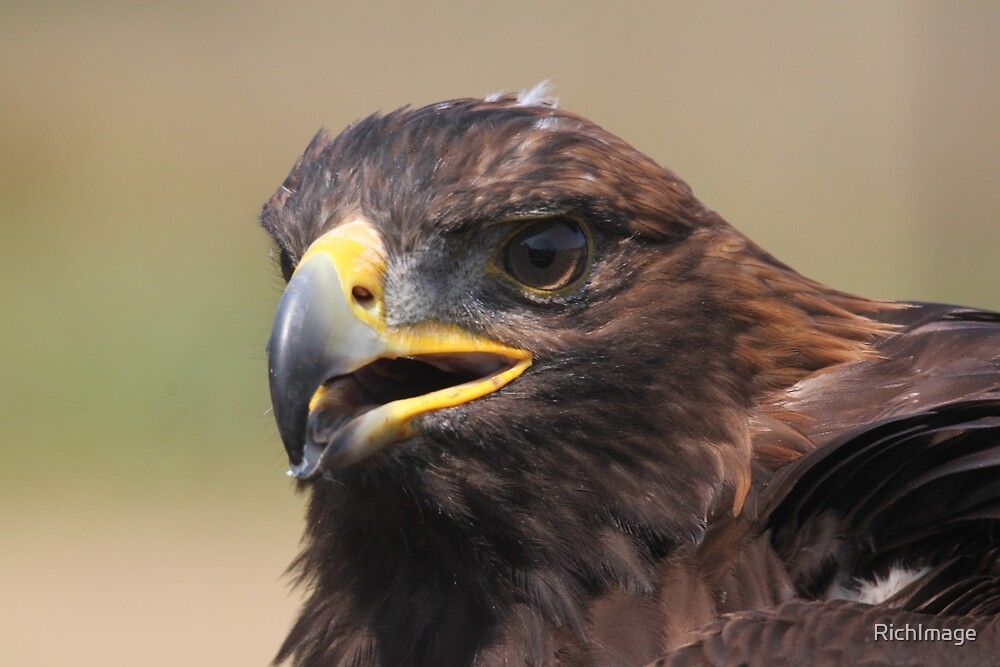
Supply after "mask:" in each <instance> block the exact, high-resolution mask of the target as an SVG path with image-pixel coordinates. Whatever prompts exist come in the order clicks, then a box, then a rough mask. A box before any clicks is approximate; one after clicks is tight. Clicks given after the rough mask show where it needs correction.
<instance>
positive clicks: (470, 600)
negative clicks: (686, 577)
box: [262, 96, 879, 665]
mask: <svg viewBox="0 0 1000 667" xmlns="http://www.w3.org/2000/svg"><path fill="white" fill-rule="evenodd" d="M262 221H263V225H264V227H265V228H266V229H267V231H268V232H269V233H270V234H271V236H272V237H273V239H274V241H275V242H276V245H277V247H278V249H279V254H280V264H281V268H282V272H283V273H284V276H285V279H286V280H287V282H288V285H287V288H286V290H285V292H284V295H283V296H282V298H281V302H280V304H279V306H278V311H277V316H276V318H275V322H274V327H273V330H272V332H271V338H270V341H269V343H268V358H269V378H270V387H271V395H272V400H273V407H274V416H275V419H276V421H277V424H278V430H279V432H280V435H281V438H282V440H283V442H284V446H285V449H286V450H287V453H288V458H289V462H290V466H291V470H290V474H292V475H294V476H295V477H297V478H298V479H299V480H301V481H300V483H301V485H302V486H303V487H305V488H307V489H308V490H309V492H310V494H311V499H310V509H309V514H308V519H307V541H306V548H305V550H304V551H303V554H302V555H301V556H300V558H299V561H298V568H299V572H300V574H301V576H302V577H303V578H304V579H305V580H306V581H307V582H308V583H309V584H310V585H311V588H310V591H311V592H310V596H309V599H308V600H307V602H306V606H305V609H304V610H303V612H302V615H301V617H300V619H299V621H298V623H297V624H296V626H295V628H294V629H293V630H292V633H291V634H290V636H289V639H288V641H287V642H286V645H285V647H284V649H283V651H282V654H281V657H287V656H295V658H296V660H298V661H299V663H301V664H317V665H318V664H324V665H332V664H341V663H344V664H387V665H390V664H391V665H408V664H414V665H430V664H442V665H443V664H448V665H451V664H457V665H458V664H471V663H472V662H473V661H474V660H480V661H483V662H484V664H490V663H489V661H488V660H486V659H485V658H484V656H489V655H494V654H495V655H497V656H500V655H503V656H504V658H505V659H508V658H510V657H511V656H514V657H515V662H516V660H527V661H528V662H530V663H532V664H536V663H538V664H540V663H543V662H545V657H544V656H546V655H548V653H547V652H548V651H550V650H552V647H553V646H555V645H557V644H559V642H560V641H562V640H561V639H560V638H562V637H566V636H569V637H578V636H582V634H584V628H585V626H586V625H587V623H588V614H589V613H590V612H589V611H588V605H589V604H590V602H591V601H592V600H594V599H595V598H597V597H599V596H601V595H603V594H606V593H607V592H609V591H616V592H619V593H621V594H622V595H639V596H650V595H652V594H653V593H654V592H655V591H656V590H658V587H659V582H658V581H657V577H656V574H655V568H656V565H657V563H659V562H661V561H662V560H663V559H664V558H666V557H667V556H671V555H673V556H677V555H682V554H684V553H689V552H691V551H692V550H693V549H695V548H697V546H698V545H699V544H700V543H701V541H702V540H703V539H704V536H705V531H706V527H707V526H709V525H710V524H711V523H712V521H713V520H715V519H716V518H718V517H724V516H729V517H731V516H732V515H733V514H739V513H740V511H741V510H742V508H743V507H744V503H745V502H746V500H747V498H748V497H750V496H751V495H752V494H751V491H752V486H753V485H752V483H751V482H752V480H753V479H754V474H755V472H754V471H755V468H760V467H761V466H763V467H767V466H768V465H770V464H776V462H783V461H788V460H790V459H792V458H794V457H795V456H797V455H798V454H800V453H801V451H800V449H799V445H798V444H795V443H788V442H785V441H781V440H780V439H770V440H768V443H769V445H768V448H767V449H766V451H765V450H760V451H756V450H755V446H754V437H753V436H754V434H755V428H756V421H755V419H756V417H755V414H757V412H756V409H757V408H758V407H759V406H760V405H761V404H763V403H765V402H766V400H767V397H768V396H770V395H773V393H774V392H776V391H779V390H780V389H782V388H786V387H788V386H790V385H792V384H793V383H795V382H796V381H797V380H799V379H800V378H802V377H803V376H804V375H806V374H808V373H810V372H812V371H814V370H816V369H819V368H822V367H824V366H827V365H829V364H832V363H837V362H843V361H849V360H852V359H860V358H864V357H865V356H866V355H869V354H870V350H869V345H868V344H869V342H870V341H871V340H872V339H873V338H874V337H877V336H878V335H879V327H878V325H876V324H873V323H872V322H871V321H870V320H868V319H867V318H866V317H865V312H866V309H867V310H868V311H871V310H874V309H875V306H874V305H870V304H869V302H867V301H865V300H862V299H857V298H855V297H849V296H847V295H843V294H840V293H836V292H833V291H832V290H829V289H827V288H825V287H822V286H820V285H818V284H816V283H814V282H812V281H809V280H806V279H805V278H802V277H801V276H799V275H798V274H797V273H795V272H794V271H792V270H791V269H789V268H788V267H786V266H784V265H783V264H781V263H780V262H778V261H776V260H774V259H773V258H772V257H771V256H770V255H768V254H767V253H765V252H763V251H762V250H760V249H759V248H758V247H757V246H755V245H754V244H753V243H752V242H750V241H749V240H748V239H747V238H746V237H744V236H743V235H741V234H740V233H739V232H737V231H736V230H735V229H733V228H732V227H731V226H730V225H728V224H727V223H726V222H724V221H723V220H722V219H721V218H720V217H719V216H718V215H717V214H716V213H714V212H713V211H711V210H709V209H708V208H706V207H705V206H704V205H702V204H701V202H699V201H698V200H697V199H696V198H695V197H694V195H693V194H692V191H691V189H690V188H689V187H688V185H687V184H686V183H684V182H683V181H682V180H681V179H679V178H678V177H677V176H676V175H675V174H673V173H672V172H671V171H669V170H667V169H664V168H662V167H660V166H659V165H657V164H656V163H655V162H654V161H653V160H651V159H650V158H648V157H646V156H645V155H643V154H642V153H640V152H638V151H636V150H635V149H634V148H632V147H631V146H629V145H628V144H627V143H625V142H624V141H622V140H621V139H619V138H617V137H615V136H614V135H612V134H610V133H608V132H607V131H605V130H603V129H601V128H600V127H598V126H597V125H595V124H594V123H592V122H590V121H588V120H586V119H584V118H582V117H580V116H578V115H575V114H572V113H569V112H566V111H563V110H560V109H558V108H556V107H554V106H553V105H550V104H546V103H537V102H535V101H534V100H529V103H524V100H519V99H518V98H516V97H512V96H507V97H499V98H496V99H492V100H489V101H485V100H478V99H463V100H455V101H450V102H444V103H440V104H435V105H431V106H427V107H423V108H419V109H410V108H404V109H400V110H397V111H394V112H392V113H388V114H385V115H373V116H370V117H368V118H365V119H364V120H361V121H358V122H356V123H354V124H353V125H351V126H349V127H348V128H347V129H345V130H344V131H343V132H342V133H340V134H339V135H337V136H335V137H331V136H329V135H328V134H326V133H325V132H322V131H321V132H320V133H319V134H317V135H316V137H315V138H314V139H313V141H312V143H311V144H310V145H309V147H308V148H307V149H306V151H305V152H304V154H303V155H302V156H301V157H300V158H299V159H298V161H297V162H296V164H295V165H294V167H293V169H292V171H291V173H290V175H289V176H288V178H287V179H286V180H285V182H284V183H283V184H282V186H281V187H280V188H279V189H278V191H277V193H276V194H275V195H274V196H273V197H272V198H271V199H270V200H269V201H268V202H267V204H266V205H265V206H264V210H263V214H262ZM848 311H850V312H848ZM779 441H780V442H779ZM776 443H777V444H776ZM491 651H492V652H493V653H491ZM352 661H356V662H352ZM512 664H513V663H512ZM517 664H520V663H517Z"/></svg>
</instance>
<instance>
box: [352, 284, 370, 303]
mask: <svg viewBox="0 0 1000 667" xmlns="http://www.w3.org/2000/svg"><path fill="white" fill-rule="evenodd" d="M351 296H353V297H354V300H355V301H357V302H358V303H359V304H361V305H362V306H366V305H368V304H369V303H371V302H372V300H374V299H375V295H374V294H372V292H371V290H370V289H368V288H367V287H362V286H361V285H355V286H354V287H353V288H352V289H351Z"/></svg>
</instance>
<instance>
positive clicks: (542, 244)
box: [524, 236, 556, 269]
mask: <svg viewBox="0 0 1000 667" xmlns="http://www.w3.org/2000/svg"><path fill="white" fill-rule="evenodd" d="M524 243H525V245H526V246H528V261H529V262H531V265H532V266H534V267H535V268H536V269H545V268H548V267H549V266H550V265H551V264H552V262H553V261H555V258H556V244H555V243H553V242H552V240H551V239H547V238H544V237H542V236H533V237H531V238H530V239H527V240H526V241H525V242H524Z"/></svg>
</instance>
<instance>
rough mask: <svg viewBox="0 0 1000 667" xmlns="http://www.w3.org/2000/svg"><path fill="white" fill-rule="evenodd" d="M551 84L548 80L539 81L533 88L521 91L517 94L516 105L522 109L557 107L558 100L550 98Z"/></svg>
mask: <svg viewBox="0 0 1000 667" xmlns="http://www.w3.org/2000/svg"><path fill="white" fill-rule="evenodd" d="M551 93H552V82H551V81H549V80H548V79H545V80H544V81H540V82H539V83H538V84H536V85H535V87H534V88H531V89H529V90H522V91H521V92H520V93H518V94H517V104H518V106H522V107H539V106H541V107H551V108H553V109H556V108H558V107H559V100H558V98H555V97H553V96H552V94H551Z"/></svg>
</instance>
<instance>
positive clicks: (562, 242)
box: [497, 218, 589, 291]
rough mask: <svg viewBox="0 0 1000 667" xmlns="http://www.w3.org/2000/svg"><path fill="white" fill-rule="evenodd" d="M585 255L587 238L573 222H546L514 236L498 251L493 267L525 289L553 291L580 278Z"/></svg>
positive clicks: (547, 220) (586, 255)
mask: <svg viewBox="0 0 1000 667" xmlns="http://www.w3.org/2000/svg"><path fill="white" fill-rule="evenodd" d="M588 251H589V243H588V240H587V235H586V233H585V232H584V231H583V229H582V228H581V226H580V225H579V224H578V223H577V222H576V221H574V220H571V219H569V218H547V219H545V220H539V221H536V222H533V223H531V224H529V225H528V226H527V227H525V228H524V229H522V230H521V231H519V232H518V233H517V234H515V235H514V236H513V238H511V239H510V241H508V242H507V245H506V246H504V248H503V250H501V251H500V255H499V256H498V257H497V266H498V268H499V269H501V270H502V271H504V272H505V273H507V274H509V275H510V276H511V277H512V278H514V279H515V280H517V281H518V282H519V283H521V284H523V285H525V286H527V287H530V288H532V289H536V290H544V291H555V290H559V289H562V288H564V287H567V286H569V285H571V284H573V283H574V282H576V281H577V280H578V279H579V278H580V277H581V276H582V275H583V273H584V271H585V270H586V268H587V262H588V255H589V252H588Z"/></svg>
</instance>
